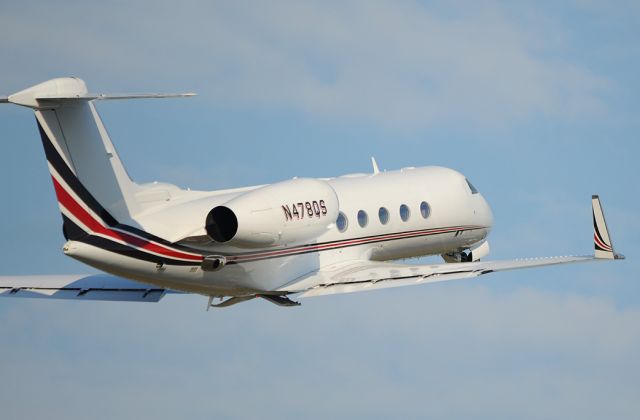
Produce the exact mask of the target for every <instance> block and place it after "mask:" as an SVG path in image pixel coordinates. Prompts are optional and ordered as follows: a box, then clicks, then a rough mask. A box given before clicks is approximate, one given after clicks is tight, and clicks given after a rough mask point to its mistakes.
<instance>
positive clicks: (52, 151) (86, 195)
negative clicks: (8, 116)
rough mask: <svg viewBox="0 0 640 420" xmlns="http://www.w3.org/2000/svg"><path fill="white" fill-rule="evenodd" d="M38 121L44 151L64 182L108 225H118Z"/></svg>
mask: <svg viewBox="0 0 640 420" xmlns="http://www.w3.org/2000/svg"><path fill="white" fill-rule="evenodd" d="M36 122H37V123H38V130H39V131H40V138H41V139H42V145H43V146H44V153H45V156H46V157H47V160H48V161H49V163H51V166H53V168H54V169H55V170H56V172H58V174H60V176H61V177H62V179H63V180H64V182H66V183H67V185H69V187H70V188H71V189H72V190H73V192H74V193H76V195H77V196H78V197H80V200H82V202H83V203H84V204H86V205H87V206H88V207H89V208H90V209H91V210H93V212H94V213H96V214H97V215H98V216H99V217H100V218H101V219H102V220H103V221H104V222H105V223H106V224H107V225H109V226H116V225H117V224H118V221H117V220H116V219H115V218H114V217H113V216H112V215H111V214H110V213H109V212H108V211H107V210H106V209H105V208H104V207H102V206H101V205H100V203H98V200H96V199H95V198H94V197H93V195H91V193H90V192H89V191H88V190H87V189H86V188H85V187H84V185H82V183H81V182H80V181H79V180H78V178H77V177H76V176H75V174H74V173H73V172H71V169H69V166H68V165H67V163H66V162H65V161H64V159H62V157H61V156H60V154H59V153H58V151H57V150H56V148H55V147H54V146H53V143H52V142H51V139H49V136H47V133H46V132H45V131H44V128H43V127H42V125H41V124H40V121H38V119H37V118H36Z"/></svg>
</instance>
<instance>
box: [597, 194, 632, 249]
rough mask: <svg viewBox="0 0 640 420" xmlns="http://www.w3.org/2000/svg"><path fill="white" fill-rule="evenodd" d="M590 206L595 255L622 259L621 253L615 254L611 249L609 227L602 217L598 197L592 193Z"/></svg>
mask: <svg viewBox="0 0 640 420" xmlns="http://www.w3.org/2000/svg"><path fill="white" fill-rule="evenodd" d="M591 206H592V210H593V242H594V247H595V257H596V258H599V259H607V260H614V259H616V260H617V259H624V256H623V255H620V254H616V253H615V251H614V250H613V244H612V243H611V238H610V237H609V229H607V221H606V220H605V218H604V212H603V211H602V205H601V204H600V197H598V196H597V195H594V196H592V197H591Z"/></svg>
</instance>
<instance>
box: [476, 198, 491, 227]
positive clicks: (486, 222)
mask: <svg viewBox="0 0 640 420" xmlns="http://www.w3.org/2000/svg"><path fill="white" fill-rule="evenodd" d="M480 198H481V200H479V201H480V208H479V211H478V213H477V214H478V216H479V222H480V224H482V225H483V226H486V227H487V228H488V229H491V227H492V226H493V212H492V211H491V207H489V203H487V200H485V199H484V197H482V196H481V197H480Z"/></svg>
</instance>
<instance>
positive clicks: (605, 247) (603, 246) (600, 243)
mask: <svg viewBox="0 0 640 420" xmlns="http://www.w3.org/2000/svg"><path fill="white" fill-rule="evenodd" d="M593 240H594V241H596V244H598V246H599V247H600V248H602V249H604V250H605V251H611V247H610V246H609V245H606V244H605V243H604V242H602V241H601V240H600V238H598V234H597V233H595V232H594V234H593Z"/></svg>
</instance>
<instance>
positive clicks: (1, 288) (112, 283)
mask: <svg viewBox="0 0 640 420" xmlns="http://www.w3.org/2000/svg"><path fill="white" fill-rule="evenodd" d="M167 292H169V291H168V290H167V289H163V288H157V287H154V286H149V285H145V284H143V283H138V282H135V281H131V280H127V279H123V278H120V277H115V276H110V275H107V274H95V275H60V276H15V277H9V276H0V297H24V298H40V299H72V300H104V301H122V302H125V301H126V302H158V301H159V300H160V299H162V298H163V297H164V295H165V294H166V293H167Z"/></svg>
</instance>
